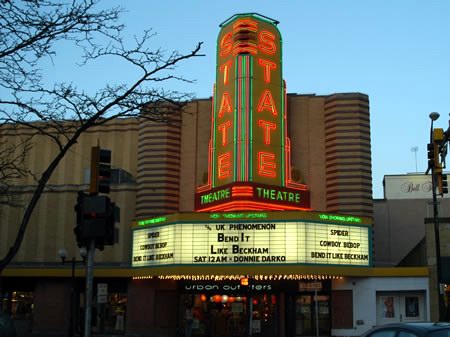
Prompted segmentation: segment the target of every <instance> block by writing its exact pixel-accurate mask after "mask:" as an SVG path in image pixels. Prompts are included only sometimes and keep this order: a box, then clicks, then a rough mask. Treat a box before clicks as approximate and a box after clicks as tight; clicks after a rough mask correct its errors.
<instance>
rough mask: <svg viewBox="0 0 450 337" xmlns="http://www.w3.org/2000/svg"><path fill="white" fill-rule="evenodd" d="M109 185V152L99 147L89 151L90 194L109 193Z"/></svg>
mask: <svg viewBox="0 0 450 337" xmlns="http://www.w3.org/2000/svg"><path fill="white" fill-rule="evenodd" d="M110 183H111V151H110V150H105V149H101V148H100V147H99V146H94V147H92V150H91V184H90V189H89V192H90V193H91V194H98V193H106V194H108V193H109V190H110V188H109V185H110Z"/></svg>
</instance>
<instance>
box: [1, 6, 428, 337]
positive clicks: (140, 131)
mask: <svg viewBox="0 0 450 337" xmlns="http://www.w3.org/2000/svg"><path fill="white" fill-rule="evenodd" d="M290 43H295V42H290ZM216 60H217V65H216V83H215V85H214V89H213V96H212V97H211V98H210V99H199V100H195V101H192V102H190V103H189V104H188V106H187V111H186V113H183V114H181V115H179V116H177V117H175V118H174V119H173V120H172V122H171V123H170V124H165V125H161V124H157V123H155V122H151V121H148V120H140V119H122V120H117V121H112V122H110V123H107V124H105V125H103V126H99V127H96V128H95V129H93V130H92V131H90V132H88V133H87V134H85V135H84V136H83V137H82V139H81V140H80V142H79V143H78V144H77V145H76V148H75V150H74V153H77V154H82V155H81V156H80V157H81V158H83V157H89V155H88V154H89V151H90V146H94V145H96V144H97V142H98V140H99V141H100V145H101V147H102V148H109V149H110V150H111V151H112V158H113V159H112V162H113V167H115V176H114V177H113V178H114V179H115V180H114V184H113V186H112V193H111V198H112V199H113V200H114V201H115V202H116V204H117V205H119V206H120V208H121V222H120V243H119V244H118V245H115V246H114V247H108V248H105V250H104V251H103V252H98V253H97V252H96V270H95V284H96V301H95V302H96V308H97V310H96V317H97V318H98V319H97V320H96V321H94V323H95V324H94V325H95V328H94V329H95V330H96V331H98V332H115V333H123V334H130V335H131V334H135V335H136V334H138V335H149V336H175V335H177V334H180V335H181V334H183V333H184V324H185V321H184V319H183V316H184V310H185V308H186V305H192V307H193V312H194V323H193V326H192V328H193V330H192V331H193V335H194V336H243V335H255V336H261V337H263V336H280V337H281V336H286V337H291V336H313V335H314V336H316V335H320V336H359V335H361V333H362V332H364V331H366V330H367V329H369V328H370V327H372V326H373V325H376V324H381V323H385V322H393V321H397V320H400V317H401V319H402V320H427V319H429V312H430V309H429V300H428V297H429V295H428V271H427V269H426V268H378V267H376V252H374V251H373V248H372V247H373V239H374V237H373V233H374V231H375V232H376V228H374V227H373V219H372V211H373V202H372V173H371V145H370V140H371V139H370V115H369V98H368V96H367V95H365V94H362V93H337V94H331V95H322V96H321V95H314V94H288V93H287V85H288V83H286V82H285V81H284V80H283V72H282V70H283V69H282V65H283V62H282V38H281V34H280V31H279V30H278V22H277V21H275V20H273V19H270V18H268V17H265V16H262V15H258V14H239V15H235V16H233V17H231V18H229V19H228V20H226V21H225V22H223V23H222V24H221V25H220V31H219V35H218V39H217V55H216ZM18 132H19V131H17V130H15V131H14V132H13V131H10V132H7V135H8V137H10V139H14V138H15V137H19V136H20V134H18ZM19 133H20V132H19ZM38 147H39V149H40V150H41V152H36V154H34V156H35V157H34V159H36V158H38V153H42V149H46V150H45V151H47V152H49V153H51V151H52V149H47V147H49V146H48V144H47V143H46V142H45V141H42V142H38ZM45 151H44V153H47V152H45ZM45 156H46V154H45ZM80 157H77V156H75V155H74V154H69V155H68V156H67V158H65V161H64V162H63V163H62V164H61V166H60V167H59V168H58V171H57V172H56V174H55V176H54V179H53V181H52V184H51V188H49V189H47V190H46V192H45V193H44V195H43V197H42V201H41V203H40V205H39V208H38V209H39V210H38V212H37V216H36V217H35V218H34V219H33V221H32V224H31V228H30V230H29V231H28V233H27V234H26V238H25V241H24V245H23V247H22V248H21V252H20V253H19V254H18V257H17V258H16V260H15V261H14V263H13V264H11V266H10V267H9V268H7V269H6V270H5V272H4V274H3V277H2V288H1V290H2V308H3V310H7V311H9V312H10V313H13V314H14V315H16V316H17V319H18V320H19V318H20V320H22V321H24V322H23V324H24V325H26V327H27V329H30V330H32V331H34V332H50V331H52V332H55V331H60V330H63V329H65V328H66V327H67V322H68V320H69V318H68V317H69V316H68V315H69V307H70V304H68V303H67V301H64V300H62V299H63V298H65V297H64V296H68V294H69V293H70V289H71V282H70V267H68V266H67V265H64V266H61V264H60V262H59V261H58V257H57V256H56V252H57V250H58V248H60V246H66V247H67V248H69V252H70V254H73V255H76V248H75V242H74V237H73V235H72V227H73V224H74V220H75V215H74V213H73V205H74V204H75V200H76V193H77V191H78V190H83V189H84V190H85V189H86V188H87V185H86V182H87V179H86V176H88V174H89V172H88V170H87V168H88V167H89V163H88V162H86V161H84V160H82V159H80ZM28 165H30V166H31V167H33V165H34V168H36V167H37V166H38V165H40V163H37V162H36V160H33V158H31V159H30V160H29V163H28ZM70 173H72V174H70ZM30 184H31V183H30V182H27V181H24V183H23V187H22V190H21V193H23V194H24V195H26V194H27V193H28V192H27V191H28V190H27V188H28V187H27V186H28V185H30ZM2 212H3V214H4V216H2V219H1V220H0V224H1V226H2V227H1V230H2V232H1V233H2V234H4V235H5V237H7V238H8V240H12V238H13V236H14V231H13V230H12V229H8V228H10V227H8V223H9V222H12V219H14V218H15V217H17V216H19V213H18V212H19V211H18V210H10V209H2ZM61 223H63V225H61ZM381 239H384V238H381ZM5 251H6V248H5V247H0V252H1V253H2V254H3V253H4V252H5ZM83 275H84V272H83V270H82V266H81V265H80V266H79V265H77V266H76V268H75V275H74V276H75V306H76V310H75V312H79V311H80V309H81V310H82V308H83V303H84V300H83V292H84V290H83V281H84V279H83ZM105 285H106V286H105ZM105 288H106V290H105ZM105 293H106V295H105ZM20 295H23V296H24V297H23V298H27V299H28V300H27V302H24V301H23V300H21V298H22V297H20ZM20 301H22V302H23V303H22V302H20ZM19 302H20V303H22V307H23V308H25V309H23V310H25V311H24V312H26V314H27V315H28V316H27V315H22V316H21V313H20V310H19V309H18V308H19V304H18V303H19ZM52 312H63V313H65V315H62V316H61V317H59V316H58V317H56V316H55V317H51V318H52V319H49V318H48V315H49V313H52ZM76 316H77V317H76V323H75V325H77V326H78V325H79V323H80V321H81V320H80V317H81V316H80V315H78V314H77V315H76ZM27 317H32V322H31V319H28V320H27ZM28 321H30V322H28Z"/></svg>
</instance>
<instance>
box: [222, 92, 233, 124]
mask: <svg viewBox="0 0 450 337" xmlns="http://www.w3.org/2000/svg"><path fill="white" fill-rule="evenodd" d="M225 112H230V113H231V112H233V107H232V106H231V99H230V94H229V93H228V92H226V91H225V92H224V93H223V95H222V101H221V103H220V109H219V118H221V117H222V116H223V114H224V113H225Z"/></svg>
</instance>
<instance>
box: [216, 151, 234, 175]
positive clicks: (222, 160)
mask: <svg viewBox="0 0 450 337" xmlns="http://www.w3.org/2000/svg"><path fill="white" fill-rule="evenodd" d="M230 175H231V153H230V152H227V153H224V154H222V155H220V156H218V157H217V176H218V177H219V179H225V178H227V177H229V176H230Z"/></svg>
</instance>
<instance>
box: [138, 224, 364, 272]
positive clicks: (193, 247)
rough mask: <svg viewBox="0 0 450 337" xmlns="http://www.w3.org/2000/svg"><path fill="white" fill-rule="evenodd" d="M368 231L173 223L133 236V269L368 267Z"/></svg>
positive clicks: (333, 226)
mask: <svg viewBox="0 0 450 337" xmlns="http://www.w3.org/2000/svg"><path fill="white" fill-rule="evenodd" d="M369 233H370V227H369V226H358V225H337V224H323V223H314V222H309V221H283V222H245V223H173V224H168V225H162V226H154V227H153V226H152V227H151V228H144V229H136V230H134V232H133V252H132V254H133V255H132V266H133V267H146V266H162V265H175V264H177V265H180V264H188V265H193V264H194V265H213V264H222V265H223V264H229V265H230V264H231V265H232V264H259V265H261V264H297V263H306V264H331V265H349V266H370V265H371V258H370V254H371V252H370V239H369Z"/></svg>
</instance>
